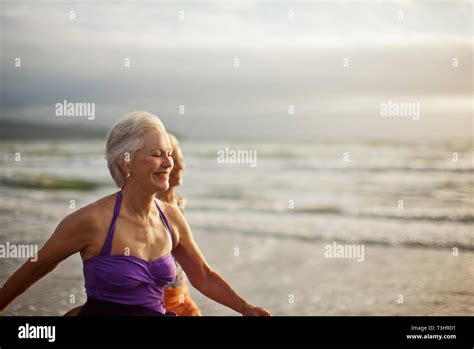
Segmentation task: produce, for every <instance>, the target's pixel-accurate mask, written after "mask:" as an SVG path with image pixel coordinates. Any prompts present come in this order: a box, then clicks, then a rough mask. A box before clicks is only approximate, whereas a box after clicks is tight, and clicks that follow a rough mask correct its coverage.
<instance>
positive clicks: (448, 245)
mask: <svg viewBox="0 0 474 349" xmlns="http://www.w3.org/2000/svg"><path fill="white" fill-rule="evenodd" d="M194 229H195V231H196V230H197V229H202V230H203V231H205V232H206V233H208V232H209V233H212V234H237V235H246V236H252V237H262V238H274V239H284V240H298V241H303V242H310V243H325V242H326V243H333V242H336V243H338V244H350V245H353V244H362V245H369V246H382V247H411V248H430V249H449V250H452V248H453V247H456V248H458V249H460V250H464V251H474V244H466V243H462V242H434V241H433V242H423V241H411V240H407V241H399V242H393V241H382V240H371V239H367V238H366V239H354V240H349V239H340V238H339V239H328V238H327V237H326V238H323V237H321V236H307V235H301V234H288V233H278V232H264V233H258V234H255V233H254V232H251V231H248V230H241V229H232V228H231V229H228V228H226V229H225V233H223V230H222V228H220V227H208V226H206V227H200V226H195V227H194Z"/></svg>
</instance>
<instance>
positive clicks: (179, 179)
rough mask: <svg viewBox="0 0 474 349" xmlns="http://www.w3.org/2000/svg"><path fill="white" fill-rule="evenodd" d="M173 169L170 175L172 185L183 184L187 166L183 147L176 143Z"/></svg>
mask: <svg viewBox="0 0 474 349" xmlns="http://www.w3.org/2000/svg"><path fill="white" fill-rule="evenodd" d="M173 162H174V166H173V170H172V171H171V175H170V187H176V186H178V185H182V184H183V173H184V169H185V168H186V164H185V163H184V158H183V153H182V152H181V147H180V146H179V144H178V145H176V146H175V147H174V149H173Z"/></svg>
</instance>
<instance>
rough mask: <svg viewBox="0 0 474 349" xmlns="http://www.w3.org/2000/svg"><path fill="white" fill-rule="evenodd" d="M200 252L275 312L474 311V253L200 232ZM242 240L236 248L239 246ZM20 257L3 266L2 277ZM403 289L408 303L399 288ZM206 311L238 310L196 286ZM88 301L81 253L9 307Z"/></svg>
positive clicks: (48, 310) (52, 310) (55, 311)
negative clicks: (333, 249)
mask: <svg viewBox="0 0 474 349" xmlns="http://www.w3.org/2000/svg"><path fill="white" fill-rule="evenodd" d="M196 241H197V242H198V244H199V246H200V248H201V249H202V252H203V253H204V255H205V256H206V258H207V260H208V262H209V263H210V265H211V266H212V267H213V268H215V270H216V271H218V272H219V273H220V274H221V275H222V276H223V277H224V278H225V279H226V280H227V281H228V282H229V283H230V284H231V285H232V287H233V288H234V289H235V290H236V291H237V292H238V293H239V294H241V295H242V297H244V298H245V299H247V300H248V301H249V302H251V303H254V304H258V305H259V306H263V307H265V308H266V309H268V310H269V311H271V312H272V314H273V315H289V316H294V315H304V316H309V315H430V316H431V315H440V316H442V315H472V314H473V313H474V287H473V284H472V282H473V281H472V280H474V253H472V252H464V251H461V253H460V255H459V256H458V257H453V256H452V254H451V252H450V251H449V250H427V249H420V248H396V247H380V246H370V247H366V259H365V261H364V262H361V263H358V262H356V261H355V260H336V259H327V258H325V257H324V246H325V245H324V244H323V243H312V244H307V243H303V242H300V241H287V240H281V239H275V238H269V239H268V238H263V239H262V238H259V237H254V238H248V237H243V236H239V235H233V236H228V235H225V234H210V233H205V232H199V233H196ZM235 247H239V252H240V254H239V256H235V255H234V248H235ZM17 266H19V263H12V264H11V265H10V264H9V265H8V267H7V268H2V272H1V281H2V282H3V281H4V280H5V277H6V276H7V275H8V274H9V272H11V271H13V270H14V268H15V267H17ZM400 294H402V295H403V303H399V302H398V301H399V300H398V296H399V295H400ZM191 295H192V297H193V298H194V299H195V300H196V302H197V303H198V305H199V306H200V307H201V309H202V311H203V314H204V315H209V316H220V315H226V316H234V315H238V314H237V313H236V312H234V311H232V310H230V309H228V308H226V307H224V306H222V305H220V304H218V303H216V302H213V301H211V300H209V299H208V298H206V297H204V296H203V295H202V294H201V293H199V292H198V291H196V290H195V289H193V288H192V287H191ZM71 296H74V298H75V301H76V304H82V303H83V302H84V301H85V295H84V287H83V280H82V264H81V261H80V257H79V256H78V255H75V256H74V257H72V258H70V259H68V260H66V261H65V262H64V263H63V264H61V265H60V266H59V267H58V268H57V269H56V270H55V271H54V272H53V273H51V274H50V275H48V276H46V277H45V278H44V279H43V280H41V281H40V282H39V283H37V284H36V285H35V286H34V287H32V288H31V289H30V290H28V291H27V293H25V294H24V295H23V296H21V297H20V298H19V299H17V301H16V302H15V303H13V304H12V305H11V306H10V307H9V308H8V309H7V311H6V312H5V315H62V314H64V313H65V312H66V311H67V310H68V309H71V308H73V307H75V304H71V303H70V301H71Z"/></svg>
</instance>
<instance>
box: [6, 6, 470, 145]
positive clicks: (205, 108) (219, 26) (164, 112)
mask: <svg viewBox="0 0 474 349" xmlns="http://www.w3.org/2000/svg"><path fill="white" fill-rule="evenodd" d="M1 6H2V11H1V17H0V18H1V26H2V34H1V40H2V42H1V51H2V53H1V81H2V82H1V98H2V105H1V117H2V119H8V120H11V119H13V120H17V121H21V122H25V123H26V122H30V121H34V122H39V123H42V124H45V125H49V124H58V125H59V124H60V125H64V124H66V125H67V124H71V125H72V124H76V123H78V124H83V125H87V126H88V127H108V126H110V125H111V123H112V122H113V121H114V120H116V119H117V118H119V117H121V116H123V115H124V114H126V113H127V112H130V111H133V110H148V111H151V112H153V113H155V114H157V115H158V116H160V118H161V119H162V120H163V122H164V123H165V126H166V127H167V128H168V129H171V130H173V131H174V132H176V133H178V134H180V135H182V136H184V137H187V138H191V139H209V140H211V139H260V140H276V139H287V140H311V139H318V138H334V139H341V138H344V139H348V138H360V137H362V138H382V139H399V138H405V137H408V138H422V137H429V138H433V137H435V138H443V139H446V138H452V137H470V136H472V134H473V126H472V76H473V71H472V22H473V21H472V17H473V8H472V7H473V6H472V4H471V3H470V2H453V1H446V2H443V1H433V2H431V1H422V2H417V1H404V2H375V1H364V2H362V1H337V2H295V3H293V2H281V1H278V2H268V1H266V2H263V1H258V2H250V1H238V2H236V1H234V2H223V3H222V2H217V1H215V2H208V1H198V2H184V3H182V2H179V3H178V2H173V1H146V2H143V3H142V4H140V5H137V4H134V3H132V2H130V1H110V2H108V1H105V2H103V3H102V4H101V5H97V4H94V3H92V2H85V3H84V2H81V3H80V4H79V2H77V3H76V2H74V1H67V2H61V1H35V2H33V1H2V3H1ZM16 58H20V59H21V67H15V62H16V61H15V59H16ZM128 60H129V62H130V65H129V66H126V64H125V63H126V62H128ZM237 60H238V63H239V64H238V67H236V66H235V64H236V61H237ZM64 99H66V100H68V101H70V102H89V103H95V105H96V117H95V119H94V120H87V119H86V118H83V117H82V118H81V117H73V118H71V117H69V118H65V117H58V116H56V115H55V107H54V106H55V104H56V103H58V102H62V101H63V100H64ZM388 100H392V101H394V102H403V103H419V105H420V111H421V112H420V119H419V120H413V119H412V118H410V117H396V116H388V117H387V116H381V115H380V105H381V103H383V102H387V101H388ZM180 105H183V106H184V108H185V109H184V110H185V111H184V114H180V113H179V106H180ZM290 105H293V106H294V115H291V114H289V113H288V110H289V106H290Z"/></svg>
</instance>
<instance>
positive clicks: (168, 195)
mask: <svg viewBox="0 0 474 349" xmlns="http://www.w3.org/2000/svg"><path fill="white" fill-rule="evenodd" d="M158 196H159V197H160V201H164V202H167V203H169V204H173V203H174V202H173V200H174V187H170V188H169V189H168V190H166V191H163V192H161V193H160V194H159V195H158Z"/></svg>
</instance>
